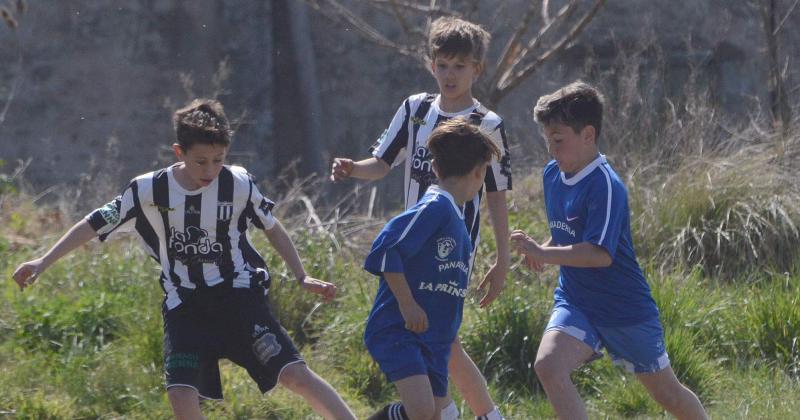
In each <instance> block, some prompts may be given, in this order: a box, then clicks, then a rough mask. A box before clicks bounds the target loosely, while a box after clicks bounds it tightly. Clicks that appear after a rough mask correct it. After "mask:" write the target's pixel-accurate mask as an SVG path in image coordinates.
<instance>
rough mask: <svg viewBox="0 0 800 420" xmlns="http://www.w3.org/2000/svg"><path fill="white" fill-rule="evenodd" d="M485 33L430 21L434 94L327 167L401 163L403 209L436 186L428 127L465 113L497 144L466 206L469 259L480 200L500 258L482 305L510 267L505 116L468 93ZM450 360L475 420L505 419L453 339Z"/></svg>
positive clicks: (377, 172)
mask: <svg viewBox="0 0 800 420" xmlns="http://www.w3.org/2000/svg"><path fill="white" fill-rule="evenodd" d="M490 38H491V37H490V35H489V33H488V32H486V30H484V29H483V28H481V27H480V26H479V25H476V24H474V23H472V22H468V21H465V20H463V19H459V18H455V17H450V16H445V17H441V18H438V19H436V20H435V21H433V22H432V23H431V25H430V31H429V34H428V55H429V58H430V62H431V63H430V64H431V68H430V71H431V73H432V74H433V77H434V78H435V79H436V84H437V85H438V87H439V91H438V92H437V93H424V92H423V93H419V94H416V95H411V96H409V97H408V98H406V100H404V101H403V103H402V105H400V107H399V108H398V109H397V112H396V113H395V115H394V118H392V121H391V123H390V124H389V127H388V128H387V129H386V131H384V133H383V135H381V136H380V138H379V139H378V141H377V142H376V143H375V145H373V147H372V149H371V152H372V157H370V158H368V159H363V160H359V161H353V160H352V159H348V158H336V159H334V161H333V165H332V167H331V179H332V180H333V181H339V180H343V179H348V178H356V179H366V180H377V179H381V178H383V177H385V176H386V175H387V174H388V173H389V171H390V170H391V168H393V167H396V166H400V165H403V166H404V172H405V177H404V185H403V187H404V188H403V190H404V192H405V208H406V209H409V208H411V207H412V206H414V205H415V204H416V203H417V202H418V201H419V200H420V199H421V198H422V196H423V195H424V194H425V193H426V192H427V189H428V187H429V186H430V185H432V184H435V183H436V175H435V174H434V173H433V171H432V170H431V154H430V152H429V148H428V146H427V142H428V139H429V138H430V135H431V133H432V131H433V130H434V129H435V128H436V126H438V125H439V124H441V123H442V122H444V121H447V120H449V119H451V118H453V117H458V116H462V117H468V118H469V120H470V122H472V123H473V124H474V125H477V126H480V127H481V129H482V130H484V132H486V133H487V135H488V136H489V138H490V139H491V140H492V141H493V142H494V144H495V145H496V146H497V147H498V148H499V149H500V151H501V155H500V156H498V157H497V158H493V159H492V162H491V164H490V166H489V168H488V169H487V171H486V179H485V180H484V189H483V190H481V191H479V192H478V193H477V194H475V196H474V197H471V199H470V200H467V201H466V203H465V204H464V206H463V208H464V224H465V225H466V227H467V231H468V232H469V233H470V238H471V240H472V258H473V261H474V258H475V253H476V250H477V247H478V242H479V240H480V221H481V217H480V203H481V201H482V198H483V197H485V200H484V201H485V202H486V204H487V206H486V207H487V208H488V210H489V220H490V221H491V224H492V231H493V233H494V238H495V243H496V244H497V257H496V260H495V263H494V264H493V265H492V267H491V268H490V269H489V270H488V271H487V272H486V274H485V275H484V277H483V280H482V281H481V282H480V284H479V286H478V288H479V289H482V290H484V291H485V294H484V296H483V298H481V300H480V307H481V308H485V307H487V306H488V305H489V304H491V302H492V301H494V300H495V299H496V298H497V296H498V295H499V294H500V292H501V290H502V289H503V287H504V286H505V279H506V274H507V273H508V265H509V258H510V257H509V254H510V251H509V244H508V240H507V238H508V233H509V232H508V207H507V205H506V192H507V191H510V190H511V187H512V179H511V157H510V153H509V148H508V143H507V141H506V135H505V128H504V124H503V119H502V118H500V116H498V115H497V114H496V113H495V112H493V111H491V110H489V109H488V108H486V106H484V105H482V104H481V103H480V102H478V101H477V100H476V99H475V98H473V96H472V86H473V84H474V83H475V81H476V80H477V79H478V77H479V76H480V75H481V73H482V72H483V69H484V67H485V60H486V52H487V50H488V46H489V40H490ZM451 354H452V357H451V358H450V366H449V368H448V370H449V371H450V377H451V379H452V381H453V384H454V385H455V386H456V388H457V389H458V390H459V392H460V393H461V396H462V397H463V398H464V400H465V401H466V402H467V404H468V405H469V407H470V409H471V410H472V412H473V413H475V414H476V416H477V417H476V419H478V420H502V418H503V417H502V415H501V414H500V411H499V410H498V409H497V407H495V405H494V401H492V398H491V396H490V395H489V391H488V389H487V386H486V379H484V377H483V375H482V374H481V372H480V370H478V367H477V366H476V365H475V363H474V362H473V361H472V359H470V357H469V355H468V354H467V353H466V352H465V351H464V348H463V346H462V345H461V341H460V340H459V339H458V337H456V339H455V340H454V341H453V348H452V350H451ZM457 416H458V409H457V408H456V406H455V403H451V404H448V405H447V407H446V408H445V413H443V417H444V418H454V417H457Z"/></svg>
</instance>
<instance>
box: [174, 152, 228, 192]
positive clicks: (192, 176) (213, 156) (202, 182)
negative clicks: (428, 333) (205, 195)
mask: <svg viewBox="0 0 800 420" xmlns="http://www.w3.org/2000/svg"><path fill="white" fill-rule="evenodd" d="M172 148H173V150H174V151H175V156H177V157H178V160H179V161H181V162H183V165H184V167H183V169H184V171H185V173H186V175H188V178H189V180H190V181H191V182H192V183H194V184H195V186H196V187H197V188H201V187H205V186H206V185H208V184H210V183H212V182H213V181H214V179H216V178H217V176H219V173H220V171H222V165H223V164H224V163H225V156H226V155H227V154H228V146H223V145H221V144H195V145H193V146H191V147H189V148H188V149H187V150H183V149H182V148H181V147H180V146H179V145H178V144H173V145H172Z"/></svg>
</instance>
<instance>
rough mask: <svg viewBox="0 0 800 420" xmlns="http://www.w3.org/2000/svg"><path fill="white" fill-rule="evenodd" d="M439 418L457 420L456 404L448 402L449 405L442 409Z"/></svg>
mask: <svg viewBox="0 0 800 420" xmlns="http://www.w3.org/2000/svg"><path fill="white" fill-rule="evenodd" d="M441 416H442V417H441V419H442V420H458V408H456V402H455V401H450V404H448V405H447V407H445V408H443V409H442V414H441Z"/></svg>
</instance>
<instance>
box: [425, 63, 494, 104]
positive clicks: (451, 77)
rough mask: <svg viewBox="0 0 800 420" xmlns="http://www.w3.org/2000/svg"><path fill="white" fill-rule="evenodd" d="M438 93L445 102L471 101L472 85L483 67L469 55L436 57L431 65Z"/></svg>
mask: <svg viewBox="0 0 800 420" xmlns="http://www.w3.org/2000/svg"><path fill="white" fill-rule="evenodd" d="M431 66H432V69H431V70H432V71H433V77H435V78H436V84H438V85H439V92H440V93H441V94H442V96H443V97H444V98H445V99H447V100H451V101H453V100H463V99H466V98H469V99H470V100H471V99H472V83H474V82H475V80H477V78H478V76H479V75H480V74H481V71H482V70H483V67H482V65H481V64H479V63H478V62H476V61H475V59H474V58H473V57H472V56H469V55H453V56H444V55H438V56H436V57H435V58H434V59H433V62H432V63H431Z"/></svg>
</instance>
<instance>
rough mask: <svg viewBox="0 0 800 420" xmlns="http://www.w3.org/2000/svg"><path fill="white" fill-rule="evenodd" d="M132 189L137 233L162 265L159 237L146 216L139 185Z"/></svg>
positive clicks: (135, 184) (133, 185)
mask: <svg viewBox="0 0 800 420" xmlns="http://www.w3.org/2000/svg"><path fill="white" fill-rule="evenodd" d="M130 188H131V195H132V196H133V210H135V215H136V222H134V223H135V225H134V226H135V229H136V232H138V233H139V236H141V237H142V240H143V241H144V244H145V245H147V247H148V248H150V254H151V255H152V256H153V258H154V259H155V260H156V262H158V263H161V256H160V255H159V252H158V250H159V248H160V247H159V243H158V235H156V231H155V229H153V226H152V225H151V224H150V221H149V220H147V217H145V216H144V211H143V209H142V202H141V200H139V185H138V184H137V183H136V181H134V182H133V183H131V187H130ZM162 288H163V286H162Z"/></svg>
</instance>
